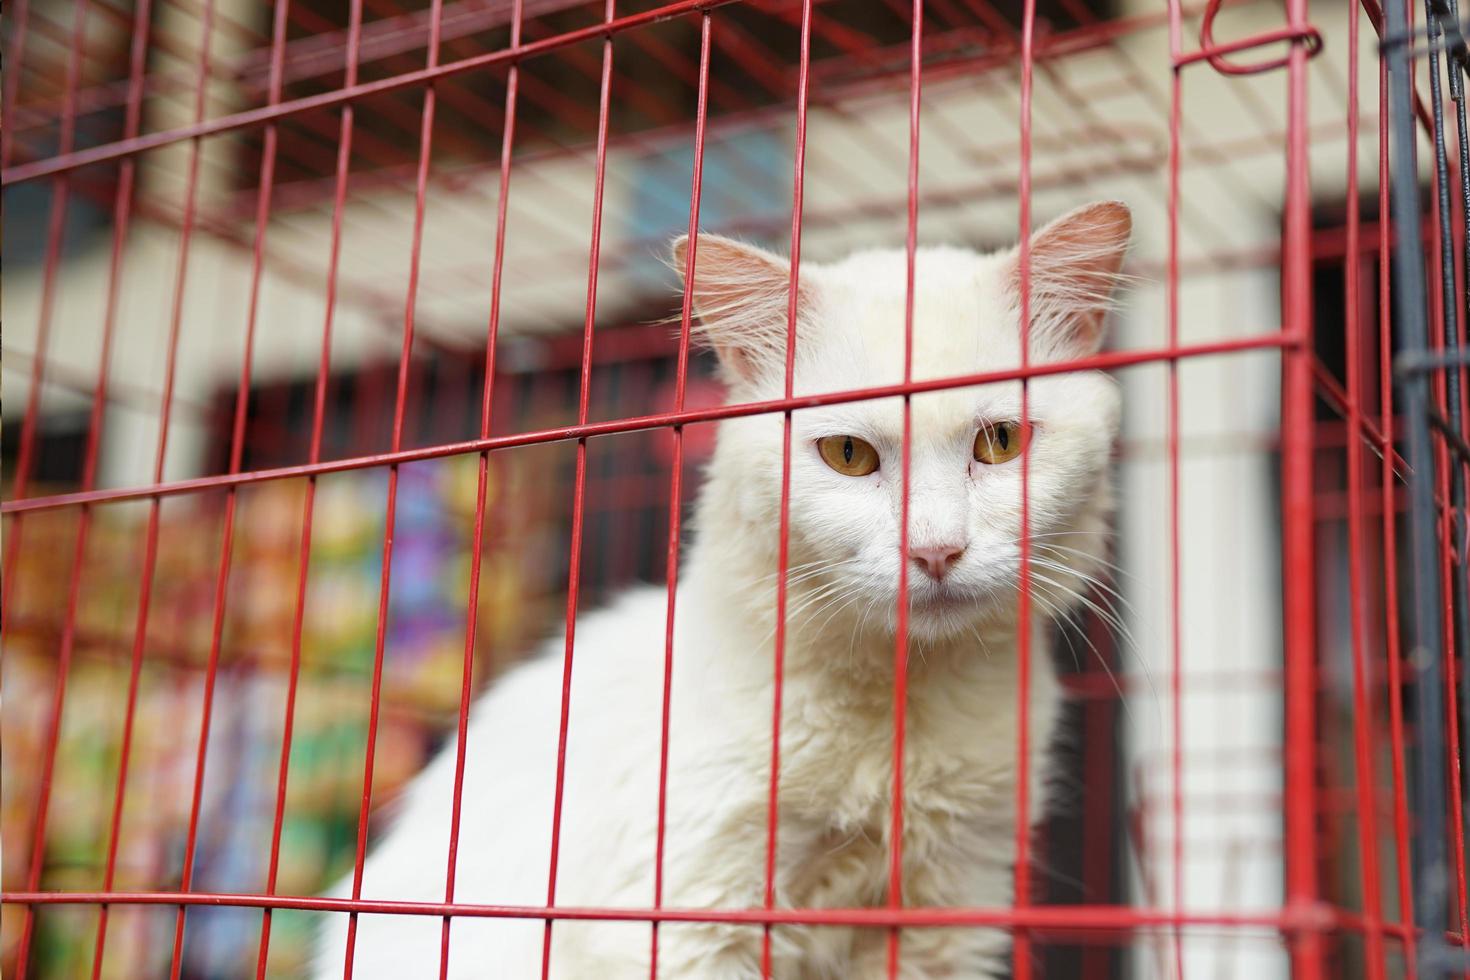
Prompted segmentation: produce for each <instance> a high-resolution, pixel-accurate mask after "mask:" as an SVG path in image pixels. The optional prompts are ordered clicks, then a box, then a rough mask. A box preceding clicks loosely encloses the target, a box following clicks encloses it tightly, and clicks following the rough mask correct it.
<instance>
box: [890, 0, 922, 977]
mask: <svg viewBox="0 0 1470 980" xmlns="http://www.w3.org/2000/svg"><path fill="white" fill-rule="evenodd" d="M923 40H924V0H913V21H912V25H911V30H910V36H909V166H908V215H907V219H908V229H907V235H906V238H905V241H904V302H903V383H904V384H905V385H907V384H908V383H909V382H911V381H912V380H913V376H914V256H915V252H916V251H917V249H918V242H919V114H920V110H921V107H922V95H923V92H922V89H923V73H924V61H923V54H924V52H923ZM912 443H913V396H912V395H910V394H908V393H907V392H906V393H905V394H904V396H903V444H902V445H903V449H902V462H901V468H902V475H901V485H902V494H903V495H902V497H901V499H900V504H899V516H898V599H897V601H898V610H897V615H896V617H895V619H896V625H895V629H894V644H893V804H892V805H893V813H892V817H891V826H890V829H889V832H888V855H889V858H888V860H889V864H888V907H889V908H892V909H898V908H902V907H903V768H904V758H903V753H904V735H905V729H906V725H905V722H906V719H907V711H908V681H909V663H908V660H909V657H908V653H909V503H910V494H911V488H910V486H909V483H910V475H911V472H912V462H913V460H912V450H913V445H912ZM901 936H902V933H901V931H900V930H899V927H898V926H893V927H892V928H890V929H889V930H888V980H898V968H899V942H900V938H901Z"/></svg>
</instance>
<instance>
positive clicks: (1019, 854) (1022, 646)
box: [1011, 0, 1036, 980]
mask: <svg viewBox="0 0 1470 980" xmlns="http://www.w3.org/2000/svg"><path fill="white" fill-rule="evenodd" d="M1021 10H1022V12H1021V78H1020V88H1021V118H1020V134H1019V136H1020V153H1021V161H1020V178H1019V185H1018V192H1019V195H1020V217H1019V224H1020V245H1019V249H1020V253H1019V255H1018V263H1019V272H1020V277H1019V285H1020V290H1021V295H1020V323H1019V327H1020V333H1021V371H1022V375H1021V424H1022V426H1029V425H1030V424H1031V423H1030V416H1031V410H1030V403H1031V402H1030V400H1031V381H1030V378H1029V376H1028V375H1027V374H1026V373H1025V372H1026V371H1027V370H1028V369H1029V368H1030V366H1031V100H1032V91H1033V88H1034V85H1035V68H1036V64H1035V62H1036V0H1023V3H1022V8H1021ZM1019 538H1020V545H1021V548H1020V551H1021V564H1020V582H1019V588H1020V593H1019V596H1018V603H1017V609H1016V652H1017V671H1016V814H1015V826H1014V828H1013V832H1014V837H1015V840H1014V847H1015V864H1016V866H1015V872H1014V879H1015V894H1014V897H1013V900H1012V903H1011V904H1012V908H1013V909H1016V910H1019V909H1024V908H1026V907H1027V906H1029V905H1030V904H1031V854H1030V843H1031V821H1030V818H1029V814H1028V813H1027V811H1028V810H1029V808H1030V802H1031V786H1030V780H1031V652H1032V651H1031V454H1030V453H1029V452H1025V451H1023V452H1022V453H1021V525H1020V530H1019ZM1013 935H1014V939H1013V941H1012V953H1011V957H1012V971H1013V973H1014V976H1015V980H1031V974H1032V962H1031V934H1030V932H1029V931H1027V930H1025V929H1023V928H1019V927H1016V928H1015V929H1014V932H1013Z"/></svg>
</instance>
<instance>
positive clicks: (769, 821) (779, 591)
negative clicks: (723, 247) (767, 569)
mask: <svg viewBox="0 0 1470 980" xmlns="http://www.w3.org/2000/svg"><path fill="white" fill-rule="evenodd" d="M800 45H801V46H800V48H799V49H798V53H797V57H798V62H797V71H796V143H795V146H794V147H793V164H792V170H793V172H792V188H791V273H790V274H791V281H790V283H789V285H788V287H787V294H786V370H785V382H784V385H783V388H782V391H783V392H784V397H785V398H788V399H789V398H791V397H792V393H793V391H794V389H795V382H796V318H797V300H798V298H799V291H800V285H801V284H800V276H801V224H802V222H801V219H802V205H803V200H804V195H805V189H806V116H807V100H808V82H809V77H810V74H811V51H812V0H801V41H800ZM777 534H778V540H777V548H776V636H775V649H774V658H773V660H774V665H773V669H774V673H775V676H774V682H773V684H772V687H771V700H772V706H771V785H770V790H769V794H768V796H767V800H766V869H765V872H766V881H765V895H764V896H763V898H764V905H765V908H766V909H767V910H770V909H773V908H775V906H776V839H777V831H778V830H779V827H780V807H779V795H780V792H779V791H780V782H781V699H782V695H783V694H784V691H783V685H784V683H785V677H786V591H787V589H786V585H787V583H786V576H787V572H788V570H789V567H790V559H791V551H790V544H791V409H789V408H788V409H786V410H785V411H784V412H783V413H782V417H781V500H780V504H779V518H778V524H777ZM770 976H771V923H770V922H767V923H765V926H764V928H763V930H762V932H761V977H762V978H764V980H769V978H770Z"/></svg>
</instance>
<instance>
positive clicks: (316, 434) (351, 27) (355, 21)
mask: <svg viewBox="0 0 1470 980" xmlns="http://www.w3.org/2000/svg"><path fill="white" fill-rule="evenodd" d="M361 44H362V0H350V4H349V12H348V21H347V51H346V59H347V61H346V66H345V68H344V75H343V82H342V84H343V86H344V87H350V86H352V85H355V84H356V83H357V65H358V59H359V55H360V53H361ZM353 112H354V109H353V104H352V103H350V102H349V103H346V104H344V105H343V106H342V116H341V121H340V123H339V129H338V134H337V167H336V175H335V178H334V189H333V197H332V230H331V240H330V245H329V246H328V257H327V284H326V288H327V294H326V310H325V312H324V314H323V318H322V340H321V350H320V353H319V355H318V360H317V371H316V387H315V391H314V392H313V399H312V419H311V444H310V449H309V450H308V459H309V461H310V462H312V463H316V462H318V461H319V460H320V459H321V455H322V429H323V426H324V424H325V422H326V412H327V385H328V383H329V382H330V380H331V362H332V324H333V320H334V317H335V315H336V311H337V274H338V271H339V268H340V263H341V258H342V217H343V212H344V211H345V210H346V202H347V175H348V172H349V170H350V169H351V166H352V126H353ZM316 490H317V478H316V476H314V475H313V476H310V477H308V478H307V481H306V495H305V499H304V500H303V501H302V505H301V543H300V548H299V552H298V557H297V561H296V604H295V609H294V610H293V612H292V614H291V660H290V664H289V666H288V667H287V677H286V704H285V708H284V713H283V718H282V720H281V756H280V762H279V764H278V766H277V770H276V799H275V809H274V814H273V816H272V818H271V852H270V864H269V866H268V868H267V870H266V886H265V890H266V894H267V895H274V894H275V893H276V883H277V878H278V876H279V873H280V865H281V831H282V828H283V827H284V825H285V819H286V787H287V785H288V780H289V778H290V768H291V746H292V743H293V738H294V735H295V725H296V695H297V691H298V688H299V684H300V680H301V634H302V632H303V630H304V629H305V626H306V589H307V580H308V578H309V575H310V568H311V536H312V527H313V524H314V517H315V513H316ZM271 923H272V910H271V909H270V908H269V907H267V908H266V909H265V910H264V911H263V913H262V915H261V920H260V949H259V952H258V953H257V954H256V960H255V978H256V980H265V975H266V963H267V962H268V961H269V955H270V937H271ZM94 980H95V978H94Z"/></svg>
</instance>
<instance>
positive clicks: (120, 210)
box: [67, 0, 152, 980]
mask: <svg viewBox="0 0 1470 980" xmlns="http://www.w3.org/2000/svg"><path fill="white" fill-rule="evenodd" d="M151 17H152V3H151V2H150V0H139V3H138V6H137V8H136V10H135V11H134V14H133V25H132V27H133V38H132V44H131V46H130V50H129V55H128V96H127V109H126V117H125V121H124V123H123V134H124V138H132V137H134V136H137V135H138V128H139V125H140V123H141V120H142V106H143V78H144V70H145V68H146V66H147V62H148V26H149V23H150V18H151ZM137 172H138V161H137V159H136V158H135V157H124V158H123V160H122V162H121V164H119V168H118V182H117V196H116V199H115V201H114V203H113V214H112V260H111V265H110V267H109V268H108V272H107V308H106V310H105V312H104V313H103V316H102V347H101V353H100V355H99V359H98V360H99V363H98V367H97V395H96V401H94V402H93V404H92V417H91V421H90V423H89V427H88V428H89V434H88V448H87V459H86V463H85V473H84V474H83V477H82V486H83V487H84V488H90V487H91V486H92V485H93V483H94V482H95V480H96V468H97V452H98V448H99V445H100V441H101V436H102V424H103V417H104V416H103V406H104V404H105V401H106V398H105V392H106V389H107V380H108V370H109V365H110V363H111V360H112V341H113V336H114V333H115V331H116V326H117V306H118V293H119V291H120V290H121V287H122V261H123V260H122V256H123V249H124V247H125V245H126V243H127V236H128V225H129V223H130V221H131V219H132V203H133V187H134V184H135V182H136V179H137ZM91 516H92V511H91V508H90V507H88V506H86V505H83V507H82V510H81V517H80V521H81V524H80V527H79V528H78V532H77V536H78V538H79V542H78V545H77V551H76V555H75V556H74V558H73V562H74V566H73V571H72V578H73V584H72V589H75V588H76V581H75V580H76V579H77V578H78V577H79V576H80V565H81V562H82V559H83V556H84V554H85V544H84V543H83V542H84V539H85V538H86V534H87V528H88V527H90V523H91ZM69 591H71V590H69ZM67 619H68V622H69V623H70V622H71V619H72V617H71V616H68V617H67ZM133 652H134V656H133V657H131V663H130V665H129V670H128V693H127V701H126V704H125V706H124V708H123V738H122V744H121V746H120V747H119V754H118V778H117V785H116V787H115V788H114V791H113V800H112V816H111V819H110V820H109V822H108V828H107V857H106V858H105V859H104V860H105V863H104V865H103V871H102V890H103V891H104V892H108V891H112V888H113V884H114V882H115V881H116V872H117V849H118V840H119V835H120V834H121V833H122V805H123V793H124V787H125V786H126V784H127V772H128V760H129V755H130V754H131V751H132V734H133V718H134V715H135V713H136V711H137V706H138V685H139V681H140V678H141V676H142V668H143V661H142V652H143V651H142V646H141V645H137V644H135V645H134V650H133ZM108 912H109V908H108V906H106V905H103V906H101V907H100V908H99V909H98V917H97V940H96V948H95V949H94V951H93V956H92V980H99V978H100V977H101V974H102V954H103V948H104V945H105V943H106V942H107V921H108Z"/></svg>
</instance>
